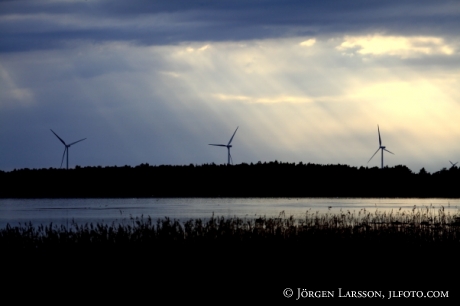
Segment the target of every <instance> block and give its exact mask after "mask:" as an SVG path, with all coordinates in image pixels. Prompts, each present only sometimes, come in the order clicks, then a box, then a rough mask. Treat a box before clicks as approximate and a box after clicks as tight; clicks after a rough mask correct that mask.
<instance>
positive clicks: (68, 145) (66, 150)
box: [50, 129, 86, 170]
mask: <svg viewBox="0 0 460 306" xmlns="http://www.w3.org/2000/svg"><path fill="white" fill-rule="evenodd" d="M50 130H51V129H50ZM51 132H53V134H54V135H56V137H57V138H58V139H59V140H60V141H61V142H62V143H63V144H64V146H65V149H64V154H62V160H61V168H62V163H63V162H64V155H65V153H66V152H67V170H69V148H70V146H71V145H74V144H76V143H77V142H80V141H83V140H85V139H86V138H83V139H80V140H77V141H75V142H72V143H69V144H66V143H65V141H64V140H62V139H61V137H59V136H58V135H57V134H56V133H55V132H54V131H53V130H51Z"/></svg>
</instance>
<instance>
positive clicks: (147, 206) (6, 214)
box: [0, 198, 460, 228]
mask: <svg viewBox="0 0 460 306" xmlns="http://www.w3.org/2000/svg"><path fill="white" fill-rule="evenodd" d="M414 205H416V207H417V209H421V208H426V207H428V208H429V209H430V210H434V211H436V212H437V210H438V209H440V208H441V207H444V209H445V210H446V212H450V213H451V214H460V199H438V198H435V199H394V198H379V199H377V198H371V199H359V198H135V199H0V228H4V227H5V226H6V224H8V223H9V224H10V225H13V226H15V225H19V224H20V223H21V224H24V223H25V222H29V221H30V222H32V224H33V225H40V224H44V225H49V224H50V223H51V222H53V224H57V225H61V224H64V225H66V224H68V223H70V222H71V221H72V220H74V221H75V222H77V223H78V224H84V223H98V222H100V223H108V224H111V223H112V222H125V221H126V220H129V219H130V217H133V218H136V217H141V216H142V215H143V216H144V217H147V216H150V217H152V218H153V219H154V220H156V219H158V218H163V217H169V218H172V219H179V220H181V221H185V220H188V219H191V218H193V219H195V218H201V219H209V218H210V217H211V216H212V214H213V213H214V215H215V216H223V217H225V218H229V217H240V218H255V217H259V216H266V217H276V216H279V214H280V213H281V212H282V211H284V213H285V215H286V216H287V217H289V216H291V215H292V216H294V217H295V218H299V219H300V218H303V217H305V215H306V213H307V211H308V212H309V213H316V212H319V213H325V212H330V213H340V210H342V211H345V212H347V211H348V210H349V211H351V212H356V213H358V211H359V210H361V209H363V208H365V209H366V210H368V211H369V212H371V213H374V212H375V211H376V210H378V211H380V212H384V211H388V212H390V211H391V210H394V211H396V210H399V208H401V210H402V211H408V212H409V211H411V210H412V208H413V207H414Z"/></svg>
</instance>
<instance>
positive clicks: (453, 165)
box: [449, 160, 458, 168]
mask: <svg viewBox="0 0 460 306" xmlns="http://www.w3.org/2000/svg"><path fill="white" fill-rule="evenodd" d="M449 163H451V165H452V167H451V168H453V167H455V165H456V164H458V162H456V163H455V164H454V163H453V162H451V161H450V160H449Z"/></svg>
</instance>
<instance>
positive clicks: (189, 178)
mask: <svg viewBox="0 0 460 306" xmlns="http://www.w3.org/2000/svg"><path fill="white" fill-rule="evenodd" d="M459 179H460V169H459V168H458V167H451V168H450V169H446V168H444V169H441V170H440V171H437V172H435V173H432V174H431V173H428V172H427V171H425V169H424V168H422V169H421V170H420V171H419V172H418V173H414V172H412V171H411V170H410V169H409V168H408V167H406V166H403V165H398V166H395V167H385V168H383V169H379V168H377V167H372V168H369V167H359V168H358V167H352V166H348V165H340V164H337V165H319V164H311V163H308V164H304V163H302V162H300V163H297V164H296V163H284V162H278V161H273V162H264V163H262V162H258V163H256V164H253V163H251V164H246V163H242V164H238V165H216V164H203V165H193V164H190V165H184V166H174V165H158V166H152V165H149V164H140V165H138V166H135V167H131V166H121V167H119V166H109V167H101V166H97V167H80V166H76V167H75V169H69V170H65V169H55V168H49V169H27V168H26V169H19V170H16V169H15V170H13V171H10V172H5V171H0V184H1V186H2V188H1V189H0V197H1V198H73V197H75V198H100V197H109V198H110V197H416V198H423V197H444V198H458V197H460V188H458V182H459Z"/></svg>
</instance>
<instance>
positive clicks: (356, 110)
mask: <svg viewBox="0 0 460 306" xmlns="http://www.w3.org/2000/svg"><path fill="white" fill-rule="evenodd" d="M281 3H282V4H281ZM353 3H354V4H353V5H350V4H344V2H343V1H329V2H328V1H326V2H317V3H316V2H308V3H307V2H305V1H301V2H297V1H289V2H280V1H253V2H252V1H251V2H250V3H247V1H218V2H209V1H203V2H200V1H193V3H192V1H185V2H184V1H164V2H163V1H160V2H158V1H130V2H129V4H130V5H128V2H125V1H110V3H109V2H107V1H65V2H63V1H59V2H57V1H21V5H19V3H18V2H17V1H3V2H0V8H1V9H0V34H1V35H2V38H3V37H4V39H2V42H1V43H0V127H1V128H0V145H1V147H2V150H1V152H0V169H1V170H12V169H13V168H24V167H29V168H41V167H57V166H59V164H60V158H61V157H62V151H63V149H64V147H63V146H62V144H61V143H60V142H59V140H58V139H56V137H55V136H54V135H53V134H52V133H51V131H50V130H49V129H50V128H52V129H53V130H54V131H55V132H56V133H57V134H58V135H60V137H62V138H63V139H64V140H65V141H68V142H72V141H75V140H78V139H81V138H84V137H87V138H88V139H87V140H85V141H84V142H81V143H78V144H76V145H75V146H72V147H71V148H70V166H74V165H75V164H80V165H83V166H85V165H124V164H129V165H137V164H140V163H143V162H149V163H151V164H189V163H197V164H201V163H210V162H215V163H225V162H226V152H225V151H226V150H224V149H222V148H217V147H211V146H208V144H209V143H226V142H227V141H228V139H229V138H230V137H231V134H232V133H233V131H234V130H235V128H236V127H237V126H239V127H240V128H239V130H238V132H237V134H236V135H235V138H234V140H233V145H234V147H233V148H232V156H233V159H234V161H235V163H241V162H257V161H259V160H261V161H269V160H275V159H277V160H281V161H290V162H299V161H303V162H314V163H324V164H337V163H343V164H350V165H353V166H361V165H364V166H366V165H369V166H378V165H379V162H378V160H373V161H371V162H370V163H369V164H367V161H368V159H369V158H370V157H371V155H372V154H373V153H374V152H375V150H376V149H377V147H378V135H377V124H379V125H380V131H381V133H382V135H381V136H382V140H383V142H384V144H385V145H386V146H387V148H388V149H389V150H390V151H392V152H394V153H395V154H396V155H394V156H393V155H389V156H385V163H386V164H388V165H390V166H392V165H398V164H405V165H408V166H409V167H410V168H411V169H413V170H414V171H418V170H419V169H420V168H421V167H425V168H427V169H428V170H429V171H436V170H439V169H441V168H442V167H448V166H449V162H448V161H449V160H453V159H454V160H455V158H456V156H460V147H459V145H458V144H457V143H458V139H459V137H460V128H459V126H458V123H457V121H458V120H456V117H457V114H458V113H459V110H460V103H459V101H460V89H459V88H460V84H459V80H460V78H459V77H460V64H459V63H460V56H459V50H460V48H459V46H460V39H459V36H458V33H456V31H454V29H455V26H456V28H457V29H458V28H459V25H458V23H459V22H460V18H458V17H459V15H460V14H459V8H458V5H455V2H454V1H453V2H450V1H444V2H441V3H437V5H434V3H432V2H428V1H426V2H425V1H417V5H415V4H414V3H411V2H404V4H401V3H399V1H394V2H392V1H388V2H385V3H384V4H383V3H381V2H380V1H379V2H377V1H376V2H373V1H365V2H359V1H358V2H353ZM459 158H460V157H459ZM455 161H456V160H455ZM455 161H454V162H455Z"/></svg>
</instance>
